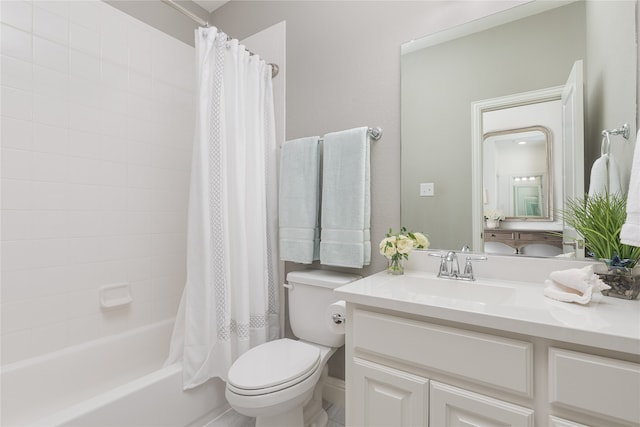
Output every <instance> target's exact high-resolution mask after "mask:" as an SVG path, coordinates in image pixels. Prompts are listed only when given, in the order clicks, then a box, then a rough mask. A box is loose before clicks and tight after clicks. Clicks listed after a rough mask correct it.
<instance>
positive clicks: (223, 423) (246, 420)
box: [208, 400, 344, 427]
mask: <svg viewBox="0 0 640 427" xmlns="http://www.w3.org/2000/svg"><path fill="white" fill-rule="evenodd" d="M323 406H324V409H325V411H327V415H328V416H329V422H328V423H327V427H344V408H343V407H341V406H338V405H335V404H333V403H329V402H327V401H326V400H325V401H324V405H323ZM255 425H256V419H255V418H251V417H245V416H244V415H241V414H238V413H237V412H236V411H234V410H233V409H229V410H228V411H227V412H225V413H224V414H222V415H221V416H220V417H219V418H218V419H217V420H215V421H214V422H213V423H211V424H209V425H208V427H255Z"/></svg>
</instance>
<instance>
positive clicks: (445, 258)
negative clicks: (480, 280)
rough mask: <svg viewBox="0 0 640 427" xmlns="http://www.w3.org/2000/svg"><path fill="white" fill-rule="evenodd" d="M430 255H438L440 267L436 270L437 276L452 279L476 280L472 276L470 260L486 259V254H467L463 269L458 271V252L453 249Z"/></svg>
mask: <svg viewBox="0 0 640 427" xmlns="http://www.w3.org/2000/svg"><path fill="white" fill-rule="evenodd" d="M431 255H432V256H439V257H440V269H439V270H438V277H445V278H448V279H453V280H470V281H471V280H476V279H475V277H474V276H473V265H472V264H471V261H486V260H487V257H486V256H477V257H472V256H468V257H466V259H465V263H464V270H463V272H462V273H460V264H459V263H458V254H456V253H455V252H454V251H449V252H447V253H446V255H443V254H431Z"/></svg>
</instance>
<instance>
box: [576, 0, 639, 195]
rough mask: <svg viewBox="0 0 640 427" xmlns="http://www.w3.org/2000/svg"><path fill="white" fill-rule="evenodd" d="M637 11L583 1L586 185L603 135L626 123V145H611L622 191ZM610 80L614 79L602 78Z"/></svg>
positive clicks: (629, 149) (629, 5) (629, 144)
mask: <svg viewBox="0 0 640 427" xmlns="http://www.w3.org/2000/svg"><path fill="white" fill-rule="evenodd" d="M637 9H638V2H637V1H628V0H627V1H624V0H623V1H607V2H601V1H590V2H587V8H586V21H587V44H588V46H589V52H588V60H587V62H586V72H585V85H586V87H588V88H589V90H588V91H586V92H585V105H586V109H585V117H586V120H585V122H586V126H585V183H588V182H589V175H590V171H591V165H592V164H593V162H594V161H595V159H596V158H598V157H599V156H600V145H601V141H602V138H601V132H602V130H603V129H615V128H618V127H620V126H622V124H624V123H628V124H629V127H630V128H631V137H630V138H629V140H628V141H626V140H624V139H623V138H622V137H621V136H617V137H612V140H611V152H612V153H613V154H614V156H615V157H616V159H617V160H618V162H619V164H620V171H621V179H622V181H623V182H624V185H625V187H624V188H625V189H627V185H626V184H627V183H628V182H629V176H630V173H631V159H632V157H633V150H634V147H635V140H636V132H637V117H638V108H637V99H636V96H637V90H638V89H637V87H636V86H637V78H638V62H637V61H638V48H639V46H638V45H637V35H636V34H637V32H636V28H637V25H636V24H637V22H636V20H637V19H636V10H637ZM610 75H613V76H615V78H604V76H610ZM628 82H633V85H632V86H630V85H629V84H628ZM586 190H587V188H585V191H586Z"/></svg>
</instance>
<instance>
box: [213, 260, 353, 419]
mask: <svg viewBox="0 0 640 427" xmlns="http://www.w3.org/2000/svg"><path fill="white" fill-rule="evenodd" d="M359 278H360V277H359V276H356V275H353V274H345V273H338V272H335V271H328V270H305V271H295V272H291V273H289V274H288V275H287V282H288V283H289V285H287V287H288V288H289V321H290V323H291V329H292V330H293V333H294V334H295V335H296V336H297V337H298V338H299V341H296V340H291V339H288V338H283V339H279V340H275V341H270V342H267V343H264V344H261V345H259V346H256V347H254V348H252V349H251V350H249V351H247V352H246V353H244V354H243V355H241V356H240V357H239V358H238V359H237V360H236V361H235V362H234V363H233V365H232V366H231V368H230V369H229V373H228V375H227V388H226V392H225V395H226V397H227V401H228V402H229V405H231V407H232V408H233V409H235V410H236V411H238V412H239V413H241V414H244V415H247V416H250V417H256V427H266V426H274V427H275V426H277V427H287V426H292V427H293V426H295V427H302V426H313V427H323V426H325V425H326V423H327V413H326V412H325V411H324V409H323V408H322V387H323V385H324V379H325V378H326V376H327V368H326V363H327V360H328V359H329V357H330V356H331V355H332V354H333V353H334V352H335V351H336V349H337V348H338V347H340V346H342V345H344V333H338V332H334V331H332V330H330V329H329V326H328V323H327V318H328V317H329V316H330V314H328V307H329V305H331V304H332V303H334V302H336V301H337V298H336V297H335V296H334V293H333V289H335V288H337V287H339V286H342V285H345V284H347V283H349V282H352V281H354V280H357V279H359Z"/></svg>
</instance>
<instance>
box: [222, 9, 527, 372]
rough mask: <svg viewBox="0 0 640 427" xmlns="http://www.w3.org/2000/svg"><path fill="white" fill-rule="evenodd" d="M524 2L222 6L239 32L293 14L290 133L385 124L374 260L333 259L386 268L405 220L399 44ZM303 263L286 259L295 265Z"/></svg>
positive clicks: (231, 29) (378, 145) (339, 366)
mask: <svg viewBox="0 0 640 427" xmlns="http://www.w3.org/2000/svg"><path fill="white" fill-rule="evenodd" d="M516 4H518V2H513V1H508V2H506V1H503V2H491V1H486V2H473V3H469V2H449V1H446V2H439V1H429V2H413V1H407V2H405V1H393V2H392V1H344V2H323V1H304V2H292V1H237V2H236V1H232V2H229V3H227V4H226V5H224V6H222V7H221V8H220V9H217V10H216V11H214V13H213V14H212V16H211V22H212V24H213V25H215V26H217V27H220V28H221V29H223V30H224V31H225V32H227V33H228V34H231V35H232V36H234V37H237V38H240V39H242V38H244V37H246V36H248V35H250V34H253V33H255V32H257V31H260V30H261V29H263V28H265V27H268V26H271V25H273V24H275V23H278V22H281V21H283V20H284V21H286V26H287V45H286V52H287V64H286V65H287V67H286V68H287V69H286V73H287V74H286V87H287V88H286V123H287V126H286V138H287V139H293V138H298V137H302V136H307V135H323V134H325V133H327V132H331V131H335V130H341V129H348V128H352V127H356V126H380V127H382V129H383V132H384V136H383V137H382V139H381V140H380V141H377V142H372V146H371V192H372V194H371V204H372V214H371V242H372V252H373V253H372V256H371V265H370V266H368V267H365V268H363V269H357V270H353V269H341V268H333V267H328V268H331V269H336V270H343V271H349V272H354V273H357V274H360V275H370V274H373V273H376V272H378V271H381V270H383V269H384V268H386V265H387V261H386V259H385V258H384V257H383V256H381V255H379V254H378V250H377V247H378V242H379V241H380V240H381V239H382V238H383V237H384V235H385V233H387V231H388V230H389V228H390V227H393V229H394V230H398V229H399V228H400V191H399V189H400V174H399V170H400V45H401V44H402V43H404V42H406V41H408V40H411V39H414V38H417V37H420V36H423V35H425V34H428V33H431V32H435V31H439V30H442V29H445V28H448V27H450V26H453V25H457V24H460V23H464V22H467V21H470V20H472V19H476V18H478V17H481V16H484V15H486V14H490V13H493V12H496V11H499V10H502V9H506V8H508V7H512V6H515V5H516ZM396 23H401V24H396ZM425 231H426V232H428V230H425ZM315 267H317V265H315ZM301 268H305V266H303V265H302V264H293V263H287V270H293V269H301ZM343 359H344V353H343V352H342V351H339V352H338V353H336V354H335V355H334V357H333V358H332V360H331V361H330V363H329V369H330V371H329V372H330V375H332V376H334V377H338V378H344V361H343Z"/></svg>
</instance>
